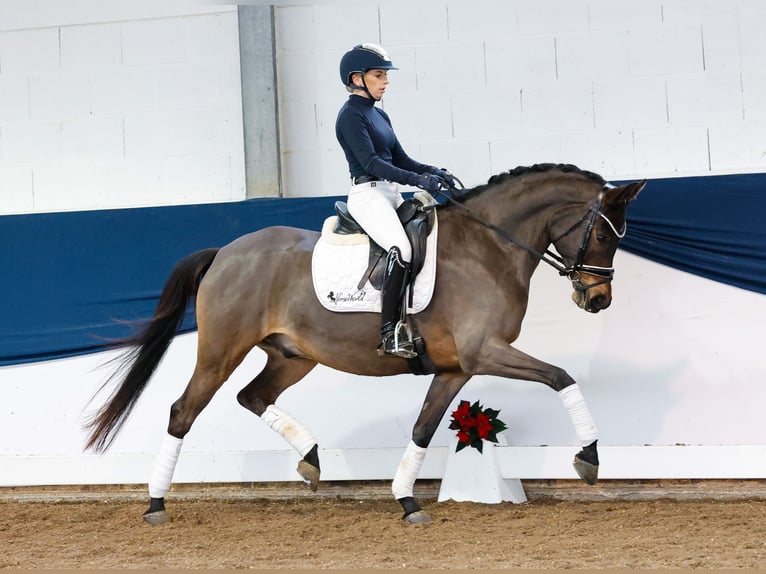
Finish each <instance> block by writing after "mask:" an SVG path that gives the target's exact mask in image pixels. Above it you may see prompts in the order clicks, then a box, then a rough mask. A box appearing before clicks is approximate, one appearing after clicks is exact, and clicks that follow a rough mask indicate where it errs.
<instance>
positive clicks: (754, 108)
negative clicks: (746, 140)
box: [742, 68, 766, 121]
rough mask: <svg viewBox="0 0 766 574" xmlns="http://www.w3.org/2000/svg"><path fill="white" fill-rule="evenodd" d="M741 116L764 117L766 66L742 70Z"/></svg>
mask: <svg viewBox="0 0 766 574" xmlns="http://www.w3.org/2000/svg"><path fill="white" fill-rule="evenodd" d="M742 99H743V116H742V117H743V118H744V119H746V120H754V121H761V120H765V119H766V68H760V69H754V70H745V71H744V72H742Z"/></svg>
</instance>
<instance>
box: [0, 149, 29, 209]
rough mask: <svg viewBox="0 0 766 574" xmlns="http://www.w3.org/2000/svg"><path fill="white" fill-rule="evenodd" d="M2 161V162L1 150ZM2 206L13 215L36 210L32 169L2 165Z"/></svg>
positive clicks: (0, 178)
mask: <svg viewBox="0 0 766 574" xmlns="http://www.w3.org/2000/svg"><path fill="white" fill-rule="evenodd" d="M0 160H2V150H1V149H0ZM0 205H2V206H3V208H4V209H5V210H7V211H9V212H11V213H13V212H19V213H22V212H26V211H31V210H32V209H33V208H34V186H33V185H32V169H31V168H29V167H21V166H16V167H3V166H2V165H0Z"/></svg>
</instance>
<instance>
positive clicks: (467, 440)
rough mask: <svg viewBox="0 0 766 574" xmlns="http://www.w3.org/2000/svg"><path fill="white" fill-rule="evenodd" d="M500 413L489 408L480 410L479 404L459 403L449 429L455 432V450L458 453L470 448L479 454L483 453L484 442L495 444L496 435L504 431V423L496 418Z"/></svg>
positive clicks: (477, 402)
mask: <svg viewBox="0 0 766 574" xmlns="http://www.w3.org/2000/svg"><path fill="white" fill-rule="evenodd" d="M498 414H500V411H497V410H495V409H490V408H486V409H485V408H482V405H481V403H479V401H476V402H475V403H473V404H470V403H469V402H468V401H460V404H459V405H458V407H457V409H455V411H453V413H452V420H451V421H450V425H449V428H451V429H452V430H456V431H457V448H455V452H460V451H461V450H463V449H464V448H465V447H467V446H472V447H473V448H475V449H476V450H478V451H479V452H483V450H482V448H483V446H484V441H485V440H488V441H490V442H497V433H499V432H501V431H504V430H505V429H506V428H508V427H506V426H505V423H504V422H503V421H501V420H500V419H499V418H497V415H498Z"/></svg>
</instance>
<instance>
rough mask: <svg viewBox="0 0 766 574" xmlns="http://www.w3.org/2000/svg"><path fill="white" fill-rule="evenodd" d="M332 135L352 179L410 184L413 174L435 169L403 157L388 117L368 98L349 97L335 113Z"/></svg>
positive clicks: (353, 95) (412, 180)
mask: <svg viewBox="0 0 766 574" xmlns="http://www.w3.org/2000/svg"><path fill="white" fill-rule="evenodd" d="M335 135H336V137H337V138H338V142H339V143H340V146H341V147H342V148H343V152H344V153H345V154H346V160H347V161H348V168H349V172H350V175H351V177H352V178H354V177H359V176H360V175H372V176H374V177H377V178H380V179H386V180H388V181H393V182H396V183H401V184H403V185H414V184H415V177H416V176H417V175H419V174H421V173H424V172H427V173H434V172H435V171H436V169H437V168H435V167H433V166H430V165H425V164H422V163H420V162H417V161H415V160H414V159H412V158H411V157H410V156H408V155H407V154H406V152H405V151H404V148H402V145H401V144H400V143H399V139H398V138H397V137H396V134H395V133H394V128H393V127H392V125H391V119H390V118H389V117H388V114H387V113H386V112H385V111H383V110H382V109H380V108H376V107H375V100H373V99H372V98H365V97H363V96H359V95H357V94H351V96H349V98H348V100H347V101H346V103H345V104H343V107H341V109H340V111H339V112H338V119H337V120H336V122H335Z"/></svg>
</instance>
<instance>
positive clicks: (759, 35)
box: [739, 20, 766, 70]
mask: <svg viewBox="0 0 766 574" xmlns="http://www.w3.org/2000/svg"><path fill="white" fill-rule="evenodd" d="M739 46H740V52H741V57H742V69H743V70H749V69H751V68H760V67H763V66H766V35H765V34H764V33H763V20H741V21H740V22H739Z"/></svg>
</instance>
